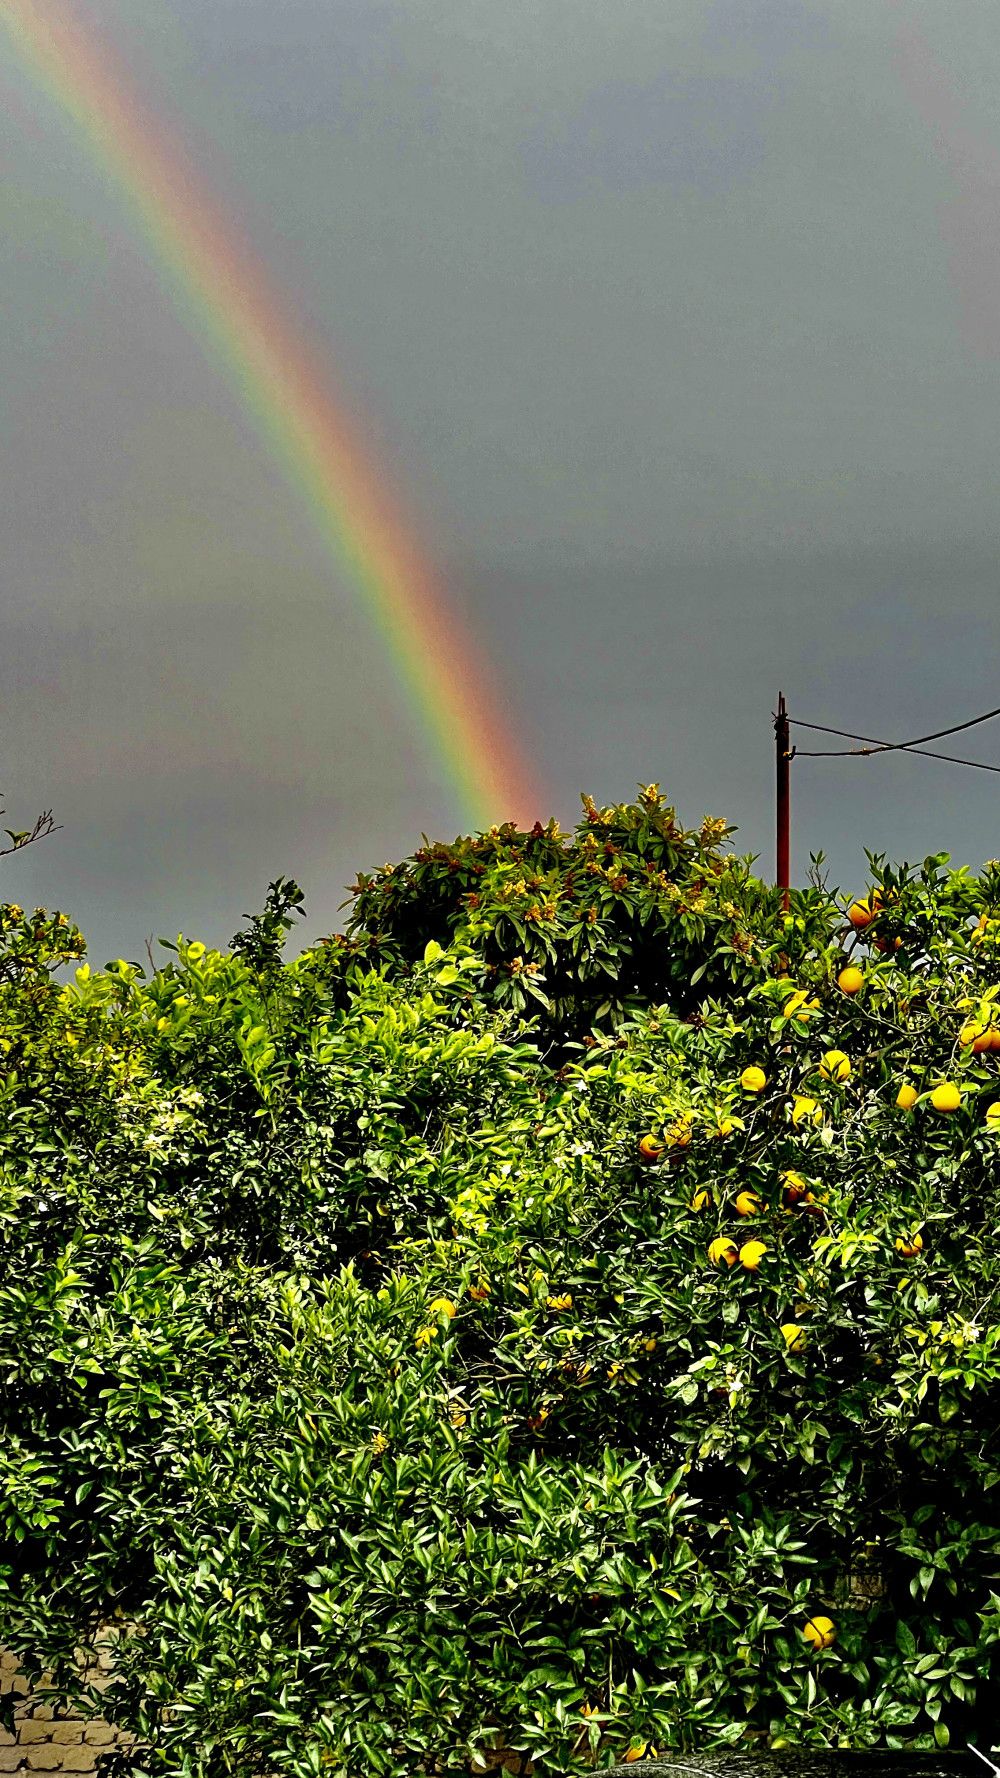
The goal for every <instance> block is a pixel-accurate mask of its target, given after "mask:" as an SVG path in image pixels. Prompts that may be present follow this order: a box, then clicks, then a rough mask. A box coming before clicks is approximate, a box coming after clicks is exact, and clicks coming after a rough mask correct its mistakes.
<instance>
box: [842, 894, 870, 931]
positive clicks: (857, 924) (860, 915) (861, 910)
mask: <svg viewBox="0 0 1000 1778" xmlns="http://www.w3.org/2000/svg"><path fill="white" fill-rule="evenodd" d="M847 918H848V919H849V920H850V922H851V925H852V926H853V927H854V930H855V932H863V931H864V929H865V927H866V926H870V925H871V923H872V920H873V918H874V915H873V914H872V910H871V908H870V907H869V906H868V903H867V902H866V901H854V902H852V903H851V905H850V907H849V908H848V910H847Z"/></svg>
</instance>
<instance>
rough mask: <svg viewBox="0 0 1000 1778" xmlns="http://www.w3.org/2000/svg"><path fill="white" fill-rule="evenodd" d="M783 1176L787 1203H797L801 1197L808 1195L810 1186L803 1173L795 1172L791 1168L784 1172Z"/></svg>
mask: <svg viewBox="0 0 1000 1778" xmlns="http://www.w3.org/2000/svg"><path fill="white" fill-rule="evenodd" d="M781 1177H782V1179H783V1180H784V1181H785V1203H786V1204H797V1203H798V1201H799V1199H800V1198H805V1197H807V1196H808V1194H809V1187H808V1185H807V1184H806V1182H805V1180H804V1179H803V1177H802V1175H801V1173H794V1172H792V1171H791V1169H789V1171H788V1172H787V1173H782V1175H781Z"/></svg>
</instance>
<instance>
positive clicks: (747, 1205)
mask: <svg viewBox="0 0 1000 1778" xmlns="http://www.w3.org/2000/svg"><path fill="white" fill-rule="evenodd" d="M759 1211H760V1199H759V1198H758V1196H757V1193H756V1192H740V1194H739V1196H738V1198H737V1199H736V1214H737V1216H757V1215H758V1214H759Z"/></svg>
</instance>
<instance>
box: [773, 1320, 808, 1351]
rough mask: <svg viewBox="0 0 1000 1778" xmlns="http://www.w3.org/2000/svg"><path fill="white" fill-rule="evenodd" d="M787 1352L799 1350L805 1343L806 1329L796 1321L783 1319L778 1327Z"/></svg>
mask: <svg viewBox="0 0 1000 1778" xmlns="http://www.w3.org/2000/svg"><path fill="white" fill-rule="evenodd" d="M778 1332H779V1333H780V1335H781V1337H782V1339H783V1340H784V1342H785V1345H786V1347H787V1349H788V1351H789V1352H801V1350H802V1348H803V1346H804V1345H805V1343H806V1330H805V1328H804V1327H800V1326H799V1324H798V1322H797V1321H783V1322H782V1323H781V1326H780V1328H779V1329H778Z"/></svg>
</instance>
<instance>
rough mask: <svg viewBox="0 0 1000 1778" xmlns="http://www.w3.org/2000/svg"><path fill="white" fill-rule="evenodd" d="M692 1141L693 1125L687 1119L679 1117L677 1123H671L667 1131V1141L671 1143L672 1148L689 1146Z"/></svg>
mask: <svg viewBox="0 0 1000 1778" xmlns="http://www.w3.org/2000/svg"><path fill="white" fill-rule="evenodd" d="M690 1141H691V1125H690V1123H688V1122H687V1121H686V1120H684V1119H682V1118H678V1120H677V1122H676V1123H675V1124H671V1126H670V1128H669V1130H668V1131H667V1142H668V1143H669V1145H670V1147H671V1148H687V1146H688V1144H689V1143H690Z"/></svg>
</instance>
